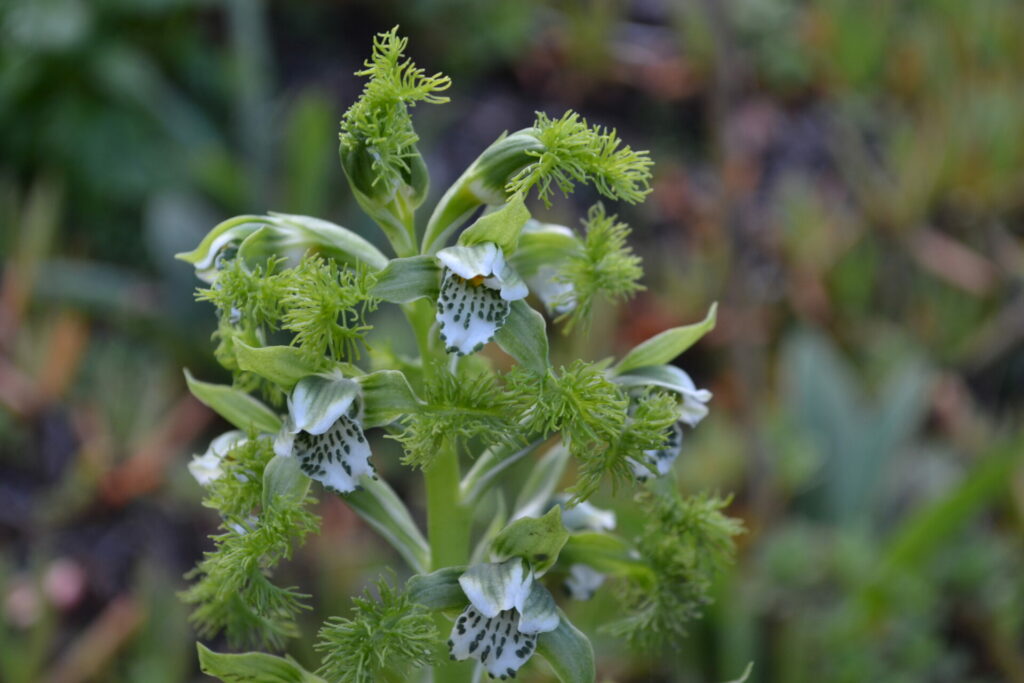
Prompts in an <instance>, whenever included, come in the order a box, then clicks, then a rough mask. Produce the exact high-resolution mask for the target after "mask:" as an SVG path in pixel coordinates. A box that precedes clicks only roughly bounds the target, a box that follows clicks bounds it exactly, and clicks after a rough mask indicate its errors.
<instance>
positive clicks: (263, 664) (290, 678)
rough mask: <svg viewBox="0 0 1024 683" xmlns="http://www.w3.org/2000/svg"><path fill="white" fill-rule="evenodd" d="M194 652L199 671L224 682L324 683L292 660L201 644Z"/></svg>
mask: <svg viewBox="0 0 1024 683" xmlns="http://www.w3.org/2000/svg"><path fill="white" fill-rule="evenodd" d="M196 650H198V651H199V668H200V669H201V670H202V672H203V673H204V674H206V675H207V676H214V677H216V678H219V679H220V680H222V681H224V682H225V683H325V681H324V679H322V678H320V677H319V676H316V675H314V674H311V673H310V672H308V671H306V670H305V669H303V668H302V667H301V666H299V663H298V662H296V661H295V660H294V659H292V658H291V657H275V656H274V655H268V654H266V653H264V652H246V653H243V654H239V655H232V654H223V653H220V652H214V651H212V650H210V649H208V648H207V647H206V646H205V645H203V644H202V643H196Z"/></svg>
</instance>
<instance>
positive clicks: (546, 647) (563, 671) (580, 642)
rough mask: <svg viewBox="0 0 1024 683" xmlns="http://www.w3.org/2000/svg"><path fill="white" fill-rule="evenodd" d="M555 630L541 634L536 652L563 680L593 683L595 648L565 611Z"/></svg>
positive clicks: (560, 611)
mask: <svg viewBox="0 0 1024 683" xmlns="http://www.w3.org/2000/svg"><path fill="white" fill-rule="evenodd" d="M558 614H559V616H560V617H561V621H559V622H558V628H556V629H555V630H554V631H548V632H547V633H542V634H540V637H539V638H538V639H537V654H539V655H540V656H541V657H543V658H544V659H545V660H546V661H547V663H548V664H550V665H551V668H552V669H554V671H555V675H556V676H558V680H560V681H561V682H562V683H594V680H595V678H596V675H597V674H596V673H595V668H594V648H593V646H592V645H591V644H590V639H589V638H587V636H586V635H584V633H583V632H582V631H580V630H579V629H578V628H576V627H575V626H573V625H572V622H570V621H569V619H568V617H566V616H565V613H564V612H562V610H558Z"/></svg>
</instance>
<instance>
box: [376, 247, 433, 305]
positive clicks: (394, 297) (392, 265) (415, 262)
mask: <svg viewBox="0 0 1024 683" xmlns="http://www.w3.org/2000/svg"><path fill="white" fill-rule="evenodd" d="M440 272H441V269H440V268H439V267H438V265H437V259H435V258H434V257H433V256H409V257H407V258H396V259H391V261H389V262H388V265H387V267H386V268H384V270H382V271H380V272H379V273H378V274H377V283H376V284H375V285H374V286H373V289H372V290H371V292H370V293H371V294H373V296H375V297H377V298H379V299H383V300H384V301H390V302H391V303H393V304H407V303H409V302H410V301H415V300H416V299H421V298H423V297H428V298H435V299H436V298H437V294H438V291H439V290H440V285H439V283H438V282H439V278H440Z"/></svg>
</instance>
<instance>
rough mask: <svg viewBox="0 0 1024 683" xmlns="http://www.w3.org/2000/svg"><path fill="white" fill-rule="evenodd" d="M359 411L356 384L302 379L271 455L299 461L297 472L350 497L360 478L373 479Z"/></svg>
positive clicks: (335, 376)
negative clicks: (299, 471)
mask: <svg viewBox="0 0 1024 683" xmlns="http://www.w3.org/2000/svg"><path fill="white" fill-rule="evenodd" d="M361 411H362V400H361V397H360V387H359V384H358V383H357V382H354V381H352V380H350V379H346V378H344V377H343V376H342V375H341V372H340V371H335V372H333V373H328V374H322V375H310V376H308V377H304V378H302V379H301V380H299V382H298V384H296V385H295V389H294V390H293V391H292V394H291V396H290V397H289V398H288V415H287V416H286V417H285V420H284V424H283V426H282V427H281V431H280V432H279V433H278V435H277V439H276V440H275V442H274V451H275V452H276V453H277V454H278V455H293V456H295V457H297V458H299V461H300V467H301V469H302V471H303V472H305V473H306V475H307V476H309V477H310V478H311V479H315V480H317V481H318V482H320V483H321V484H323V485H324V486H325V487H327V488H329V489H331V490H332V491H336V492H338V493H350V492H351V491H354V490H355V489H356V488H357V487H358V482H359V477H360V476H362V475H364V474H366V475H370V476H371V477H373V478H376V476H377V475H376V473H375V471H374V469H373V465H371V464H370V445H369V443H368V442H367V440H366V436H365V435H364V434H363V428H362V424H361V422H362V415H361Z"/></svg>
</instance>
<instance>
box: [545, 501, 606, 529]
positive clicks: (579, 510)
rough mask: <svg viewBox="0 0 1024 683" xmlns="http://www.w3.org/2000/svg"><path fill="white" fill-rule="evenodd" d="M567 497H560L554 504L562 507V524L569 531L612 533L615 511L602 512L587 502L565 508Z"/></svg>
mask: <svg viewBox="0 0 1024 683" xmlns="http://www.w3.org/2000/svg"><path fill="white" fill-rule="evenodd" d="M568 500H569V497H568V496H564V495H560V496H558V498H556V501H555V502H556V504H558V505H561V506H562V524H563V525H564V526H565V528H566V529H568V530H569V531H614V530H615V511H614V510H602V509H601V508H599V507H597V506H596V505H591V504H590V503H588V502H587V501H582V502H580V503H577V504H576V505H574V506H572V507H566V502H567V501H568Z"/></svg>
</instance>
